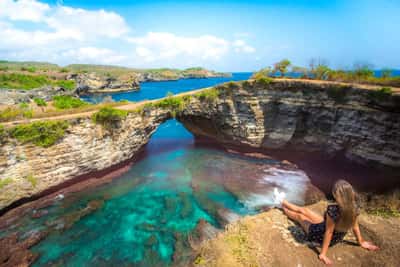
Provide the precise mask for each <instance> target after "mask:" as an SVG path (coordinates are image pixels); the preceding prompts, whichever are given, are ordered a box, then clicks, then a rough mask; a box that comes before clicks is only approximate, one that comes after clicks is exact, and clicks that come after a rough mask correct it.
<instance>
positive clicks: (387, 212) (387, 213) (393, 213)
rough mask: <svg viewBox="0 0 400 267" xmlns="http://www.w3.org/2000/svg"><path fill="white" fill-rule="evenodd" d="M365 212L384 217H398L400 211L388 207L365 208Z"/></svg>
mask: <svg viewBox="0 0 400 267" xmlns="http://www.w3.org/2000/svg"><path fill="white" fill-rule="evenodd" d="M367 213H369V214H372V215H375V216H380V217H384V218H390V217H400V211H398V210H394V209H389V208H376V209H370V210H367Z"/></svg>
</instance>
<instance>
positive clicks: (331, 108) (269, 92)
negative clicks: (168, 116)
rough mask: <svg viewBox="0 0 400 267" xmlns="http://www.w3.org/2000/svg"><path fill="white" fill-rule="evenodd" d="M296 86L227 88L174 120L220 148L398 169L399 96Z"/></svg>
mask: <svg viewBox="0 0 400 267" xmlns="http://www.w3.org/2000/svg"><path fill="white" fill-rule="evenodd" d="M372 92H373V91H371V90H368V89H366V88H363V87H360V86H352V85H342V84H337V83H327V82H311V81H300V80H275V81H267V82H265V81H264V82H260V81H259V82H257V81H246V82H243V83H236V84H225V85H224V86H222V87H220V89H219V96H218V97H217V99H215V100H214V101H210V100H209V99H207V98H203V99H202V98H193V99H192V100H191V102H190V104H189V105H187V107H186V109H185V110H184V111H183V113H182V114H181V116H180V117H179V119H180V120H181V121H182V122H183V123H184V125H185V126H186V127H187V128H188V129H189V130H190V131H191V132H193V133H195V134H197V135H199V136H208V137H212V138H214V139H216V140H217V141H218V142H220V143H228V144H233V145H240V146H249V147H255V148H261V149H271V150H293V151H295V150H297V151H320V152H323V153H327V154H330V155H335V154H338V153H342V154H344V155H345V156H346V157H347V158H348V159H350V160H354V161H358V162H362V163H372V164H376V165H380V166H387V167H395V168H398V167H400V94H399V93H393V94H392V95H381V96H380V95H377V94H376V93H372Z"/></svg>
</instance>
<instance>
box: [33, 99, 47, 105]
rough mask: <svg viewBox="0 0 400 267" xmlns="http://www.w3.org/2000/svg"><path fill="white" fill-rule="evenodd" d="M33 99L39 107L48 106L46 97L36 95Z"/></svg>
mask: <svg viewBox="0 0 400 267" xmlns="http://www.w3.org/2000/svg"><path fill="white" fill-rule="evenodd" d="M33 101H35V103H36V105H38V106H39V107H46V106H47V102H46V101H45V100H44V99H41V98H38V97H35V98H34V99H33Z"/></svg>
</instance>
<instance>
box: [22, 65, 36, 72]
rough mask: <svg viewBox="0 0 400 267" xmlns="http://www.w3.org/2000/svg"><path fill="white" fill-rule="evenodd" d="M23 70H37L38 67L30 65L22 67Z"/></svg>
mask: <svg viewBox="0 0 400 267" xmlns="http://www.w3.org/2000/svg"><path fill="white" fill-rule="evenodd" d="M21 70H22V71H28V72H32V73H33V72H36V68H35V67H33V66H29V67H21Z"/></svg>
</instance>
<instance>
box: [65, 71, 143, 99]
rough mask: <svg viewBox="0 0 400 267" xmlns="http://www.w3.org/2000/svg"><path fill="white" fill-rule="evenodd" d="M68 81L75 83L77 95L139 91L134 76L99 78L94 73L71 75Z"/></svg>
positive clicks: (137, 82) (99, 76)
mask: <svg viewBox="0 0 400 267" xmlns="http://www.w3.org/2000/svg"><path fill="white" fill-rule="evenodd" d="M68 79H72V80H75V81H76V83H77V89H76V91H77V93H78V94H90V93H114V92H123V91H133V90H139V81H138V79H137V77H136V76H135V75H133V74H132V75H128V76H127V77H119V78H115V77H111V76H101V75H98V74H96V73H83V74H71V75H69V76H68Z"/></svg>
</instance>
